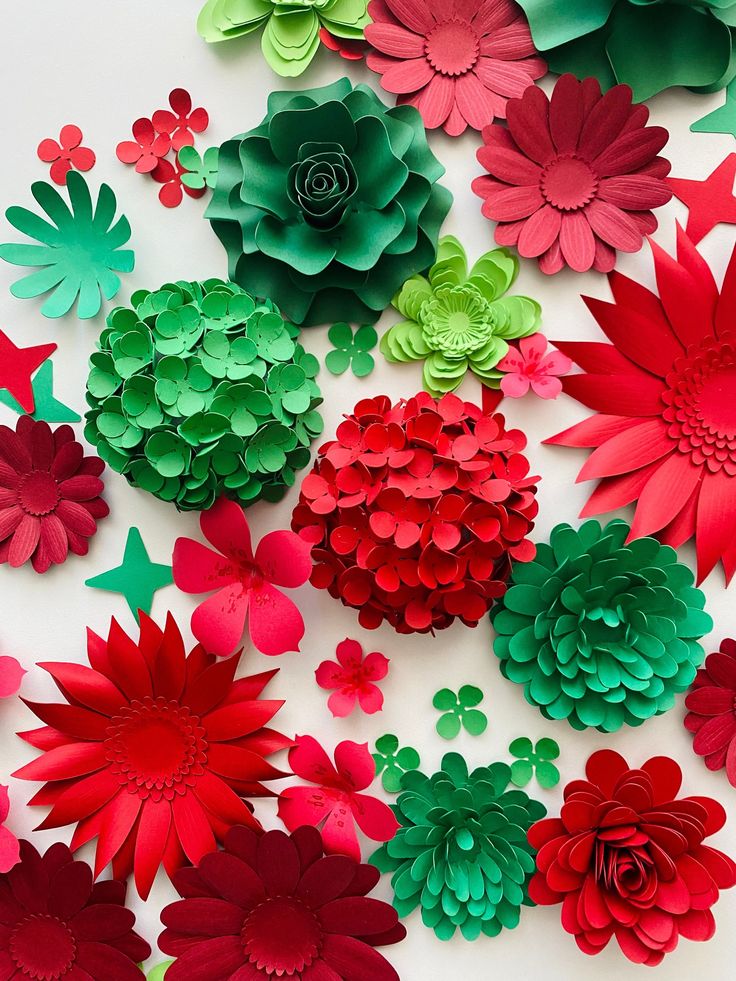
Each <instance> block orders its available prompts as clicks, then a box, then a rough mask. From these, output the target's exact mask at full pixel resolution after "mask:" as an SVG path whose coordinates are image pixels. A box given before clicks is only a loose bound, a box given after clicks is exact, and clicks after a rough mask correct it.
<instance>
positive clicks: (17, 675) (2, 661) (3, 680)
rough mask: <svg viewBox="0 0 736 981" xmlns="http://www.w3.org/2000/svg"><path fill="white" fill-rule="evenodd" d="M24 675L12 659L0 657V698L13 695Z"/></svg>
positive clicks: (23, 671) (23, 670)
mask: <svg viewBox="0 0 736 981" xmlns="http://www.w3.org/2000/svg"><path fill="white" fill-rule="evenodd" d="M25 673H26V672H25V669H24V668H22V667H21V666H20V664H19V663H18V662H17V661H16V659H15V658H14V657H7V656H5V657H0V698H9V697H10V696H11V695H15V694H16V692H17V691H18V689H19V688H20V683H21V679H22V678H23V675H24V674H25Z"/></svg>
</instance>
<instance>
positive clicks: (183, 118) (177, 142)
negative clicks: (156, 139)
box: [152, 89, 210, 152]
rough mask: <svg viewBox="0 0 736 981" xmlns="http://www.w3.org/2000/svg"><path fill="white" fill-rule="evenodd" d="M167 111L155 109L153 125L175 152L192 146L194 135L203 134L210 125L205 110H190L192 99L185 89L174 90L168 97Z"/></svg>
mask: <svg viewBox="0 0 736 981" xmlns="http://www.w3.org/2000/svg"><path fill="white" fill-rule="evenodd" d="M169 105H170V106H171V112H169V110H168V109H157V110H156V112H154V114H153V120H152V121H153V125H154V127H155V129H156V132H157V133H163V134H164V135H166V136H168V137H169V138H170V140H171V146H172V147H173V148H174V150H176V151H177V152H178V151H179V150H181V148H182V147H183V146H193V145H194V135H195V133H204V131H205V130H206V129H207V127H208V126H209V124H210V117H209V114H208V113H207V110H206V109H201V108H200V109H192V97H191V95H190V94H189V93H188V92H187V90H186V89H174V90H173V92H171V94H170V95H169Z"/></svg>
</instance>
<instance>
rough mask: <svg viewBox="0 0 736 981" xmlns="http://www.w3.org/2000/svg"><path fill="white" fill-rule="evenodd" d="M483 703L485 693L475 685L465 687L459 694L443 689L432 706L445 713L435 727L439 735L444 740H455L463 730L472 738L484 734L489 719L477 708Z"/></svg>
mask: <svg viewBox="0 0 736 981" xmlns="http://www.w3.org/2000/svg"><path fill="white" fill-rule="evenodd" d="M482 701H483V692H482V691H481V690H480V688H475V687H474V686H473V685H463V686H462V688H461V689H460V691H459V692H458V693H457V694H455V692H454V691H451V690H450V689H449V688H441V689H440V690H439V691H438V692H437V694H436V695H435V696H434V698H433V699H432V705H434V707H435V708H436V709H438V710H439V711H440V712H442V713H443V715H441V716H440V717H439V719H438V720H437V725H436V727H435V728H436V729H437V732H438V733H439V735H440V736H442V738H443V739H454V738H455V737H456V736H458V735H459V734H460V729H461V728H463V729H465V731H466V732H469V733H470V735H471V736H480V735H481V734H482V733H484V732H485V731H486V728H487V726H488V719H487V717H486V715H485V713H484V712H481V711H479V710H478V709H476V707H475V706H476V705H480V703H481V702H482Z"/></svg>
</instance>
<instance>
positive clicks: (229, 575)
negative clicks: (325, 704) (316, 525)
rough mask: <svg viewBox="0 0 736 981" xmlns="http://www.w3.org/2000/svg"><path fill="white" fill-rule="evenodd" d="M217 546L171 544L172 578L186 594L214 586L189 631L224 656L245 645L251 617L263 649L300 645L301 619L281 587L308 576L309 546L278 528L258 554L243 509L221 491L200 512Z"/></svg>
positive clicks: (275, 651)
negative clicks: (205, 508) (223, 495)
mask: <svg viewBox="0 0 736 981" xmlns="http://www.w3.org/2000/svg"><path fill="white" fill-rule="evenodd" d="M199 523H200V527H201V528H202V533H203V534H204V537H205V538H206V539H207V541H208V542H209V543H210V544H211V545H213V546H214V549H215V551H213V550H212V549H210V548H207V547H206V545H202V544H201V542H195V541H192V540H191V539H190V538H177V540H176V543H175V545H174V568H173V572H174V582H175V583H176V585H177V586H178V587H179V589H183V590H184V592H185V593H210V592H212V590H214V589H216V590H217V592H216V593H215V595H214V596H211V597H210V598H209V599H208V600H205V601H204V603H202V604H201V605H200V606H198V607H197V609H196V610H195V611H194V613H193V614H192V633H193V634H194V636H195V637H196V638H197V640H198V641H199V642H200V643H201V644H202V645H203V646H204V647H205V649H206V650H207V651H209V652H210V653H212V654H217V655H218V656H219V657H226V656H227V655H228V654H232V653H233V651H234V650H235V648H236V647H237V646H238V645H239V644H240V642H241V640H242V637H243V633H244V631H245V625H246V621H247V622H248V628H249V631H250V639H251V641H252V643H253V646H254V647H255V648H256V649H257V650H259V651H260V652H261V653H262V654H284V653H285V652H286V651H298V650H299V641H300V640H301V639H302V637H303V636H304V621H303V619H302V615H301V613H300V612H299V610H298V609H297V608H296V606H295V605H294V603H293V602H292V601H291V600H290V599H288V598H287V597H286V596H284V594H283V593H282V592H281V591H280V590H279V589H276V588H275V587H276V586H286V587H288V588H294V587H295V586H301V585H302V584H303V583H305V582H306V581H307V579H309V574H310V573H311V571H312V562H311V559H310V548H311V546H310V545H309V544H308V543H307V542H305V541H304V540H303V539H302V538H300V537H299V535H297V534H295V533H294V532H293V531H273V532H271V534H269V535H266V536H265V537H264V538H262V539H261V541H260V543H259V545H258V548H257V549H256V552H255V555H254V554H253V547H252V545H251V538H250V528H249V527H248V521H247V519H246V517H245V514H244V512H243V509H242V508H241V507H240V505H239V504H236V503H235V501H230V500H228V499H227V498H225V497H221V498H220V499H219V500H218V501H216V502H215V504H214V505H213V506H212V507H211V508H210V509H209V511H204V512H203V513H202V514H201V516H200V519H199Z"/></svg>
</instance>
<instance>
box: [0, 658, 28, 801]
mask: <svg viewBox="0 0 736 981" xmlns="http://www.w3.org/2000/svg"><path fill="white" fill-rule="evenodd" d="M25 673H26V672H25V669H24V668H22V667H21V666H20V664H19V662H18V661H17V660H16V659H15V658H14V657H9V656H7V655H5V656H3V657H0V698H8V697H9V696H10V695H15V693H16V692H17V691H18V689H19V688H20V683H21V681H22V679H23V675H24V674H25ZM0 820H3V819H2V818H0Z"/></svg>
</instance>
